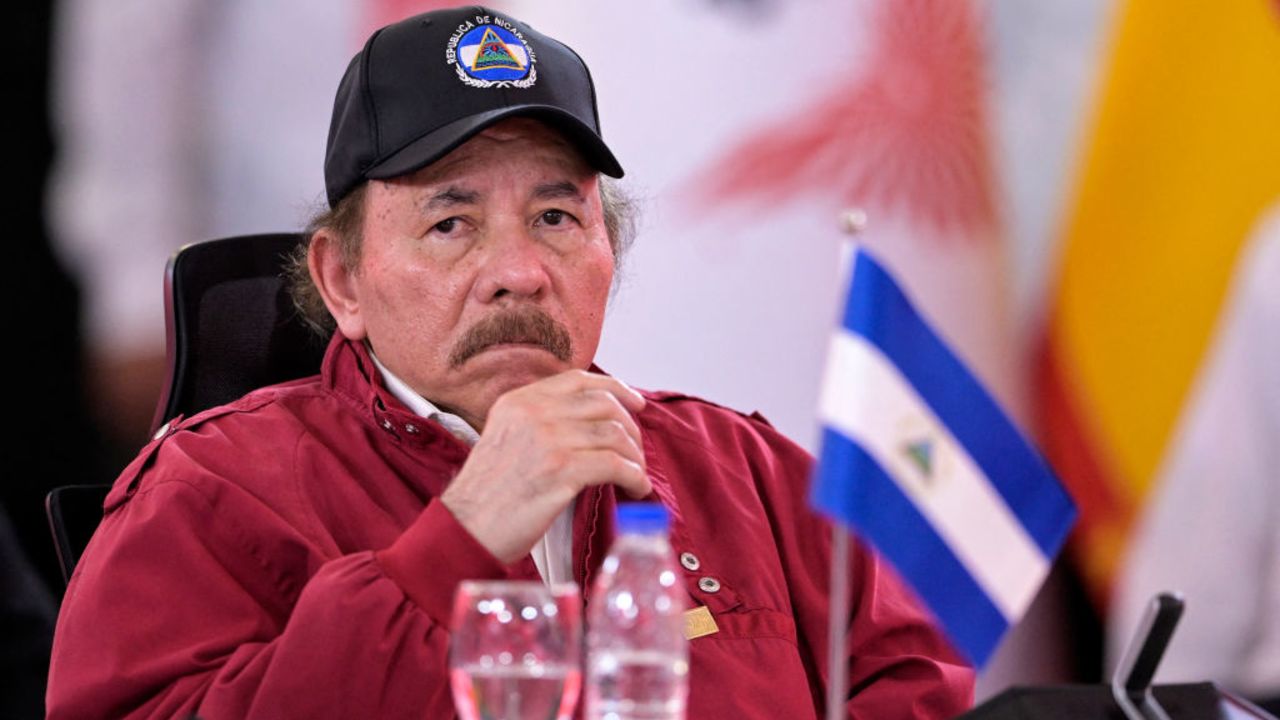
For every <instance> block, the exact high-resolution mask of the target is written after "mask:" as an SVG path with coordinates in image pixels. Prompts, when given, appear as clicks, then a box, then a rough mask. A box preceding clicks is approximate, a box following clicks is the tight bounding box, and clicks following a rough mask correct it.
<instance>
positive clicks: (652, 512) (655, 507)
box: [618, 503, 671, 535]
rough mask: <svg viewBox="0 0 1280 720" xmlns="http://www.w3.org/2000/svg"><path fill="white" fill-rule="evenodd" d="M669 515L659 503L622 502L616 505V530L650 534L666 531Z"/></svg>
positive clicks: (669, 520) (668, 524)
mask: <svg viewBox="0 0 1280 720" xmlns="http://www.w3.org/2000/svg"><path fill="white" fill-rule="evenodd" d="M670 524H671V516H670V515H669V514H668V513H667V509H666V508H665V507H663V506H662V504H661V503H622V504H620V505H618V531H619V532H624V533H640V534H646V535H647V534H651V533H658V532H662V533H665V532H666V531H667V527H668V526H670Z"/></svg>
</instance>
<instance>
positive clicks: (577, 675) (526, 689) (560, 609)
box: [449, 580, 582, 720]
mask: <svg viewBox="0 0 1280 720" xmlns="http://www.w3.org/2000/svg"><path fill="white" fill-rule="evenodd" d="M581 615H582V601H581V596H580V595H579V593H578V586H577V585H575V584H574V583H560V584H556V585H551V586H547V585H545V584H543V583H541V582H536V581H515V580H496V581H479V580H468V581H466V582H463V583H462V584H460V585H459V586H458V592H457V595H455V596H454V601H453V638H452V641H451V645H450V651H449V668H450V678H451V680H452V683H453V703H454V706H455V707H457V709H458V714H459V715H460V716H461V717H462V720H553V719H554V720H567V719H568V718H569V716H571V715H572V714H573V709H574V706H576V705H577V703H578V693H579V691H580V690H581V688H582V663H581V653H582V642H581V637H582V622H581Z"/></svg>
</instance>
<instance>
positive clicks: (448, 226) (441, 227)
mask: <svg viewBox="0 0 1280 720" xmlns="http://www.w3.org/2000/svg"><path fill="white" fill-rule="evenodd" d="M431 229H432V230H435V231H436V232H440V233H445V234H448V233H451V232H453V231H454V230H457V229H458V218H448V219H447V220H441V221H440V222H438V223H436V224H435V225H434V226H432V228H431Z"/></svg>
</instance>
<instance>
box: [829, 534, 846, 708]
mask: <svg viewBox="0 0 1280 720" xmlns="http://www.w3.org/2000/svg"><path fill="white" fill-rule="evenodd" d="M848 629H849V530H848V528H846V527H845V526H844V525H842V524H841V523H839V522H834V521H833V522H832V523H831V618H830V621H829V622H828V623H827V720H845V717H846V715H845V713H846V711H845V707H844V706H845V696H846V694H847V692H848V691H847V688H846V687H845V685H846V682H847V680H848V677H849V672H848V660H849V658H848V657H847V656H846V654H845V645H844V641H845V634H846V633H847V632H848Z"/></svg>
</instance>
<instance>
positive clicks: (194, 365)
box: [45, 233, 327, 581]
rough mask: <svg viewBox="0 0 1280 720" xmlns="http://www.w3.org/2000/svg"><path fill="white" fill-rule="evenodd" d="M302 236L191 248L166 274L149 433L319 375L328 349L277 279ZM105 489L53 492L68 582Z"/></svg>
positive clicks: (52, 520)
mask: <svg viewBox="0 0 1280 720" xmlns="http://www.w3.org/2000/svg"><path fill="white" fill-rule="evenodd" d="M301 240H302V235H301V234H298V233H280V234H274V235H246V236H241V237H232V238H226V239H223V240H211V241H209V242H203V243H196V244H193V245H187V246H184V247H182V248H181V249H179V250H178V252H176V253H174V255H173V257H171V258H170V259H169V264H168V266H167V267H166V269H165V278H164V297H165V330H166V333H167V336H168V337H167V344H168V359H169V371H168V378H167V379H166V381H165V384H164V389H163V394H162V396H161V398H160V402H159V403H158V404H157V406H156V415H155V419H154V420H153V422H152V430H155V429H156V428H158V427H159V426H161V425H163V424H164V423H166V422H168V421H169V420H170V419H172V418H173V417H175V416H177V415H178V414H182V415H187V416H190V415H193V414H195V413H197V412H200V411H201V410H205V409H208V408H211V407H215V406H217V405H222V404H224V403H228V402H231V401H232V400H235V399H236V398H238V397H240V396H241V395H244V394H245V393H247V392H249V391H250V390H253V389H255V388H259V387H262V386H264V385H271V384H274V383H278V382H284V381H286V380H294V379H297V378H301V377H305V376H307V375H314V374H315V373H317V372H319V371H320V361H321V360H322V359H323V357H324V350H325V346H326V344H327V343H326V342H325V340H324V339H322V338H319V337H317V336H316V335H315V334H314V333H313V332H312V331H311V330H310V329H309V328H308V327H307V326H306V324H305V323H304V321H303V320H302V318H301V317H300V316H299V315H298V313H297V311H296V310H295V309H294V307H293V303H292V301H291V300H290V298H289V293H288V290H287V288H286V286H285V283H284V280H283V279H282V278H281V273H282V271H283V270H284V266H285V259H286V258H287V257H288V255H289V254H290V253H291V252H292V251H293V250H294V248H296V247H297V245H298V243H299V242H301ZM110 489H111V486H110V485H109V484H108V485H69V486H64V487H59V488H56V489H55V490H54V491H53V492H51V493H49V495H48V497H47V498H46V500H45V509H46V512H47V515H48V517H49V527H50V529H51V530H52V532H53V542H54V548H55V550H56V551H57V553H58V561H59V563H61V565H62V574H63V577H64V579H66V580H68V581H69V580H70V578H71V572H72V570H74V569H75V565H76V563H77V562H78V561H79V560H80V555H81V553H83V552H84V548H85V545H87V544H88V542H89V538H90V537H92V536H93V531H94V530H95V529H96V528H97V527H98V523H99V521H101V519H102V503H103V500H105V499H106V496H107V491H108V490H110Z"/></svg>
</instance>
